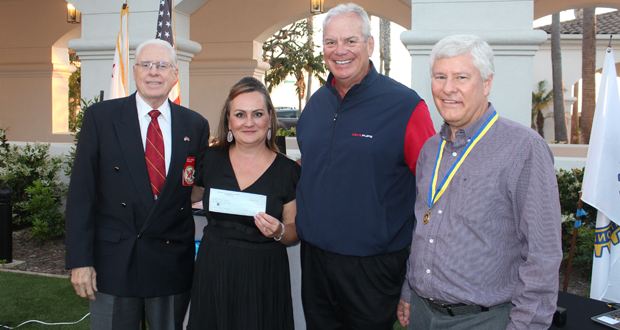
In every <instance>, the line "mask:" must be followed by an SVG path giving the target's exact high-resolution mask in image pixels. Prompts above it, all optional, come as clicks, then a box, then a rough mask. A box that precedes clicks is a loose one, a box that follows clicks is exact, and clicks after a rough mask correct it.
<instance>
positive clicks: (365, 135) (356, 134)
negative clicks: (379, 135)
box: [351, 133, 372, 139]
mask: <svg viewBox="0 0 620 330" xmlns="http://www.w3.org/2000/svg"><path fill="white" fill-rule="evenodd" d="M351 136H355V137H363V138H368V139H372V135H370V134H359V133H353V134H351Z"/></svg>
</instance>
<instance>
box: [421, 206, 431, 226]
mask: <svg viewBox="0 0 620 330" xmlns="http://www.w3.org/2000/svg"><path fill="white" fill-rule="evenodd" d="M430 218H431V209H428V212H426V214H424V217H423V218H422V223H423V224H427V223H428V220H430Z"/></svg>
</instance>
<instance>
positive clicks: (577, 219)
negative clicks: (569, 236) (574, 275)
mask: <svg viewBox="0 0 620 330" xmlns="http://www.w3.org/2000/svg"><path fill="white" fill-rule="evenodd" d="M577 210H583V202H582V201H581V193H579V203H578V204H577ZM577 214H578V216H576V217H575V226H574V228H573V240H572V242H571V243H570V252H569V253H568V264H567V265H566V274H565V275H564V287H563V288H562V291H564V292H566V290H567V289H568V279H569V277H570V270H571V266H572V264H573V256H574V254H575V244H576V243H577V228H579V227H581V214H582V213H580V212H579V211H577Z"/></svg>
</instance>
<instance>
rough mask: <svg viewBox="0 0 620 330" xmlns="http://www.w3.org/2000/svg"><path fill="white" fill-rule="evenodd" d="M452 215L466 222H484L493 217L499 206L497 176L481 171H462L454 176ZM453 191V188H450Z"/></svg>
mask: <svg viewBox="0 0 620 330" xmlns="http://www.w3.org/2000/svg"><path fill="white" fill-rule="evenodd" d="M455 180H458V181H457V182H453V183H452V184H455V185H456V188H457V189H456V191H455V192H456V194H455V196H452V198H453V204H452V206H451V209H452V210H453V211H452V215H453V216H454V217H456V218H458V219H460V220H463V221H464V222H467V223H476V224H480V223H484V222H485V221H490V220H492V219H493V218H494V213H495V212H497V211H498V207H499V206H500V196H501V195H502V194H501V193H500V191H499V189H498V183H499V178H498V177H497V176H493V175H485V174H483V173H463V174H462V175H460V176H458V178H455ZM451 191H454V190H451Z"/></svg>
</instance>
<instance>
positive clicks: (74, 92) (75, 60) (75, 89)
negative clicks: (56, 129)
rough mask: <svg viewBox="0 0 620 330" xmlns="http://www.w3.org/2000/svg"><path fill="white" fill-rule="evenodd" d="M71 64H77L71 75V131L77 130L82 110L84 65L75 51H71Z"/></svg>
mask: <svg viewBox="0 0 620 330" xmlns="http://www.w3.org/2000/svg"><path fill="white" fill-rule="evenodd" d="M69 64H71V65H74V66H75V71H74V72H73V73H72V74H71V76H70V77H69V132H75V131H76V129H77V116H78V113H79V112H80V99H81V89H82V87H81V84H82V66H81V63H80V59H79V57H78V56H77V55H76V54H75V52H73V51H69Z"/></svg>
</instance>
